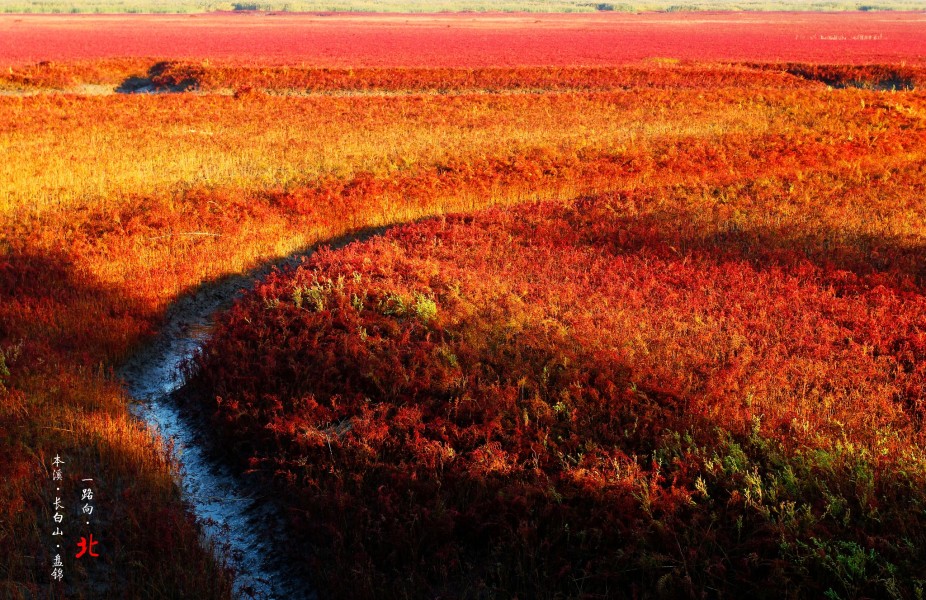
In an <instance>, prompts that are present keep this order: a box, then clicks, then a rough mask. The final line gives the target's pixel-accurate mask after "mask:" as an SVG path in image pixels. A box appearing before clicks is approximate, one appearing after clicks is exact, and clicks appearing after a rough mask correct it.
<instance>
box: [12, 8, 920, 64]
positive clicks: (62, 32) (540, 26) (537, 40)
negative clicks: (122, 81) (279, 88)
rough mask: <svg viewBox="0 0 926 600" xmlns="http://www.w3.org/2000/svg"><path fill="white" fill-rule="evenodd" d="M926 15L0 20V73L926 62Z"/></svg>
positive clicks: (39, 17)
mask: <svg viewBox="0 0 926 600" xmlns="http://www.w3.org/2000/svg"><path fill="white" fill-rule="evenodd" d="M924 32H926V13H922V12H915V13H904V12H881V13H859V12H843V13H749V12H737V13H702V12H693V13H685V12H682V13H644V14H626V13H612V14H606V13H605V14H602V13H596V14H523V13H522V14H437V15H391V14H390V15H379V14H288V13H218V14H203V15H199V14H196V15H172V16H166V15H149V16H124V15H77V16H59V15H0V64H7V65H8V64H14V65H16V64H25V63H29V62H36V61H41V60H51V61H71V60H92V59H103V58H124V57H146V58H147V57H157V58H163V59H185V60H195V61H201V60H206V59H208V60H223V61H234V62H238V63H244V64H248V63H255V62H257V63H262V64H287V65H296V64H304V65H306V66H315V67H458V68H468V67H487V66H493V67H498V66H506V67H509V66H550V67H559V66H615V65H621V64H626V63H630V62H636V61H640V60H644V59H649V58H669V59H679V60H693V61H763V62H767V61H772V62H812V63H833V62H840V63H851V64H869V63H883V62H891V63H893V62H907V63H922V62H923V61H924V60H926V36H924Z"/></svg>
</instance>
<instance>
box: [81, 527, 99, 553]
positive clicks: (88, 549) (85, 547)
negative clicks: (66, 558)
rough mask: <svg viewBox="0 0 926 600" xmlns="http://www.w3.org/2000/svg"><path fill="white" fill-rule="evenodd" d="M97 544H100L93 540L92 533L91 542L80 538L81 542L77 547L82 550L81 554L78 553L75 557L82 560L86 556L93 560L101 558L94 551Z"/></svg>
mask: <svg viewBox="0 0 926 600" xmlns="http://www.w3.org/2000/svg"><path fill="white" fill-rule="evenodd" d="M97 544H99V542H97V541H95V540H94V539H93V534H92V533H91V534H90V538H89V540H88V539H87V538H84V537H82V538H80V541H79V542H77V547H78V548H80V552H78V553H77V554H76V555H75V557H76V558H80V557H81V556H83V555H84V554H89V555H90V556H92V557H93V558H96V557H97V556H99V554H97V553H96V552H94V551H93V547H94V546H96V545H97Z"/></svg>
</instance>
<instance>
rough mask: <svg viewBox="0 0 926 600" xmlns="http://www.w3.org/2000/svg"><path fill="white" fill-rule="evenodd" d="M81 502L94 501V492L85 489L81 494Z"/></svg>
mask: <svg viewBox="0 0 926 600" xmlns="http://www.w3.org/2000/svg"><path fill="white" fill-rule="evenodd" d="M80 499H81V500H93V490H92V489H90V488H85V489H84V490H83V491H81V493H80Z"/></svg>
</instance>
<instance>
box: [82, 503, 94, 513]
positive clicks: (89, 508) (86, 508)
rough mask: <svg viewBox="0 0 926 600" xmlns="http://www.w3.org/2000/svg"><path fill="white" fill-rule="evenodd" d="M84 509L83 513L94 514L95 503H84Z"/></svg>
mask: <svg viewBox="0 0 926 600" xmlns="http://www.w3.org/2000/svg"><path fill="white" fill-rule="evenodd" d="M82 510H83V513H84V514H85V515H92V514H93V505H91V504H84V507H83V509H82Z"/></svg>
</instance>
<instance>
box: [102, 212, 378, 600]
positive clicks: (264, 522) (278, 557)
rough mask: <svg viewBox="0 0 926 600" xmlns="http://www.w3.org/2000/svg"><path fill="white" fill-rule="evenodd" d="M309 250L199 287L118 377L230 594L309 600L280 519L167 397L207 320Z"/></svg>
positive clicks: (172, 311) (171, 394)
mask: <svg viewBox="0 0 926 600" xmlns="http://www.w3.org/2000/svg"><path fill="white" fill-rule="evenodd" d="M381 231H382V230H381V229H379V230H375V231H369V232H364V233H361V234H356V235H351V236H347V237H344V238H340V239H338V240H336V241H333V242H332V243H331V245H332V246H343V245H346V244H347V243H349V242H351V241H354V240H357V239H365V238H367V237H369V236H371V235H373V234H375V233H380V232H381ZM311 252H312V250H308V251H304V252H299V253H297V254H294V255H292V256H290V257H288V258H286V259H284V260H281V261H276V262H274V263H271V264H268V265H265V266H263V267H261V268H259V269H256V270H254V271H251V272H249V273H247V274H244V275H236V276H232V277H228V278H225V279H223V280H221V281H219V282H216V283H211V284H205V285H203V286H201V287H200V288H199V290H197V291H196V292H195V293H193V294H190V295H187V296H184V297H182V298H180V299H179V300H177V302H175V303H174V304H172V305H171V306H170V308H169V309H168V311H167V315H166V319H165V323H164V326H163V328H162V329H161V330H160V332H159V333H158V335H157V336H156V337H155V338H154V339H153V340H151V341H150V342H149V343H148V344H147V345H145V346H144V347H143V348H141V349H139V350H138V351H137V352H136V353H135V354H134V355H133V356H132V357H131V358H130V359H129V360H128V361H127V362H126V363H125V364H124V365H123V366H122V368H121V369H120V371H119V376H120V377H121V378H122V379H123V380H124V381H125V385H126V389H127V391H128V393H129V395H130V396H131V398H132V399H133V403H132V405H131V407H130V408H131V412H132V414H133V415H135V416H136V417H137V418H139V419H140V420H142V421H143V422H144V423H146V424H147V426H148V427H149V428H150V429H151V430H152V431H153V432H154V433H156V434H157V435H159V436H160V437H161V439H162V440H163V442H164V450H165V452H167V448H168V446H172V451H173V453H174V454H175V455H176V456H179V460H180V464H181V469H180V481H179V485H180V487H181V491H182V494H183V497H184V499H185V500H186V501H187V502H188V503H189V505H190V506H191V507H192V511H193V513H194V514H195V516H196V518H197V520H198V521H199V522H200V523H201V525H202V528H203V531H204V533H205V534H206V537H207V540H206V542H205V543H211V544H212V545H213V547H214V551H215V552H216V555H217V556H218V558H219V559H220V560H225V561H227V562H228V563H230V564H231V566H232V567H233V568H234V569H235V573H236V576H235V595H236V596H238V597H241V598H257V599H261V600H264V599H267V600H269V599H294V600H301V599H304V598H305V599H308V598H315V594H314V592H313V591H311V587H310V585H309V584H308V583H307V582H305V581H303V580H301V579H300V578H298V577H297V576H295V575H293V574H291V573H290V571H289V570H288V569H286V566H285V563H286V561H285V557H286V555H287V552H286V548H285V541H284V540H285V536H284V535H283V533H284V532H283V519H282V518H281V516H280V515H279V513H278V511H277V510H276V509H275V508H274V507H273V505H272V504H271V503H270V502H268V501H267V499H266V498H264V497H261V496H260V495H258V492H257V491H255V490H252V489H248V488H249V485H250V484H249V483H248V482H246V481H245V480H244V479H242V478H240V477H238V476H236V475H235V474H234V473H233V472H232V470H231V469H229V468H228V467H227V466H226V465H224V464H222V463H221V461H219V460H218V459H216V458H215V457H213V456H211V455H210V453H209V452H208V450H207V448H208V444H207V441H208V440H207V439H206V435H205V433H206V432H205V431H204V427H203V425H202V424H201V423H200V422H199V421H198V420H197V419H196V418H195V417H193V416H191V415H190V414H188V413H187V412H185V411H182V410H181V409H180V407H179V405H178V403H177V402H176V401H175V398H174V395H175V394H176V393H177V392H178V390H180V389H181V388H182V387H183V385H184V379H183V376H182V374H181V371H180V366H181V365H182V363H183V362H184V361H185V360H186V359H188V358H189V357H191V356H192V355H193V354H194V353H195V352H196V350H197V349H198V348H200V347H201V345H202V343H203V341H204V340H205V339H206V338H207V336H208V332H209V328H210V326H211V323H212V319H213V316H214V315H215V313H216V312H218V311H220V310H222V309H225V308H228V307H229V306H231V304H232V303H233V302H234V300H235V298H237V297H238V296H239V295H240V294H241V293H242V291H243V290H247V289H250V288H252V287H253V286H254V284H255V283H256V282H257V281H258V280H259V279H260V278H262V277H263V276H265V275H266V274H267V273H269V272H270V270H271V269H272V268H273V267H280V266H284V265H290V266H292V265H296V264H298V263H299V261H300V260H301V259H302V258H303V257H307V256H309V255H310V254H311Z"/></svg>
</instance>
